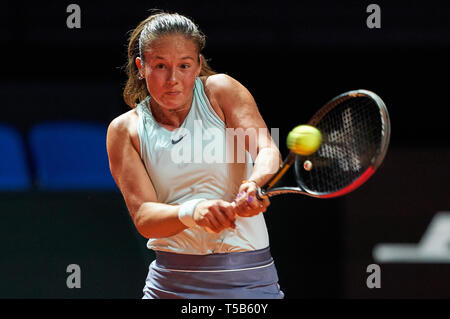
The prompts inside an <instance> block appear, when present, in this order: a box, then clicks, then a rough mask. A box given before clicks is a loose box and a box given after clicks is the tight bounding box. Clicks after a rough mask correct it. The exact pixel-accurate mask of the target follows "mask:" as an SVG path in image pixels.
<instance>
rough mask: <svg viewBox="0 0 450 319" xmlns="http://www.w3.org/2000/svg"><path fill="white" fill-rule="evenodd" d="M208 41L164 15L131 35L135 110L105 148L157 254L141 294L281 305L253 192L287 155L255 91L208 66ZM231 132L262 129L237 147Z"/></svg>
mask: <svg viewBox="0 0 450 319" xmlns="http://www.w3.org/2000/svg"><path fill="white" fill-rule="evenodd" d="M204 46H205V36H204V35H203V33H202V32H201V31H200V30H199V29H198V28H197V26H196V25H195V24H194V23H193V22H192V21H191V20H190V19H189V18H187V17H185V16H182V15H179V14H176V13H164V12H157V13H153V14H152V15H150V16H149V17H148V18H147V19H145V20H144V21H142V22H141V23H140V24H139V25H138V26H137V27H136V29H134V30H133V32H132V34H131V36H130V40H129V45H128V64H127V73H128V81H127V84H126V87H125V89H124V99H125V101H126V103H127V104H128V105H129V106H130V107H132V110H130V111H128V112H126V113H124V114H122V115H120V116H119V117H117V118H116V119H114V120H113V121H112V122H111V124H110V125H109V128H108V134H107V149H108V156H109V163H110V169H111V172H112V175H113V177H114V179H115V181H116V183H117V185H118V187H119V188H120V190H121V192H122V195H123V197H124V200H125V203H126V205H127V207H128V210H129V212H130V215H131V217H132V220H133V221H134V224H135V226H136V228H137V230H138V231H139V233H140V234H142V236H144V237H146V238H148V244H147V246H148V248H149V249H152V250H154V251H155V254H156V260H155V261H153V262H152V263H151V264H150V267H149V273H148V276H147V279H146V282H145V287H144V289H143V292H144V295H143V298H216V299H217V298H243V299H244V298H283V297H284V294H283V292H282V291H281V290H280V287H279V284H278V276H277V271H276V268H275V265H274V261H273V258H272V257H271V254H270V249H269V237H268V232H267V228H266V224H265V221H264V216H263V214H262V213H263V212H265V211H266V208H267V207H268V205H269V204H270V203H269V201H268V199H264V200H258V198H257V197H256V190H257V187H258V185H263V184H264V183H265V182H267V181H268V180H269V179H270V177H271V176H272V175H273V173H275V172H276V171H277V169H278V167H279V165H280V163H281V156H280V152H279V150H278V148H277V146H276V144H275V143H274V141H273V139H272V138H271V136H270V134H268V130H267V127H266V124H265V123H264V121H263V119H262V117H261V115H260V113H259V111H258V108H257V105H256V103H255V100H254V99H253V97H252V95H251V94H250V93H249V91H248V90H247V89H246V88H245V87H244V86H243V85H242V84H240V83H239V82H238V81H236V80H235V79H233V78H232V77H230V76H228V75H225V74H216V73H215V72H214V71H212V70H211V68H210V67H209V66H208V64H207V62H206V60H205V58H204V56H203V55H202V49H203V48H204ZM229 132H233V133H236V132H256V134H248V135H247V134H246V135H245V136H244V137H245V140H241V142H239V141H238V140H239V136H238V135H239V134H238V133H236V134H234V135H233V134H228V133H229ZM199 134H200V138H199V137H198V136H199ZM230 136H232V138H229V137H230ZM242 141H243V142H242ZM240 150H243V151H244V153H245V156H246V160H244V161H240V160H238V159H237V157H239V154H238V152H239V151H240ZM224 153H226V154H227V158H226V159H225V157H222V158H221V157H220V155H223V154H224ZM180 154H181V156H180ZM230 154H231V157H230V156H229V155H230ZM189 155H190V156H189ZM211 158H212V159H213V160H211ZM230 158H231V159H232V160H230ZM220 159H222V160H220Z"/></svg>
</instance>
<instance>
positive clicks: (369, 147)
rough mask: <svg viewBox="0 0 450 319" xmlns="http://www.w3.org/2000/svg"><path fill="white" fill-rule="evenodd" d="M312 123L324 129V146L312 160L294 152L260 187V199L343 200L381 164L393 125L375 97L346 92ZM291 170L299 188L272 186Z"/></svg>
mask: <svg viewBox="0 0 450 319" xmlns="http://www.w3.org/2000/svg"><path fill="white" fill-rule="evenodd" d="M308 124H309V125H311V126H314V127H316V128H318V129H319V130H320V131H321V133H322V143H321V145H320V147H319V148H318V149H317V151H316V152H315V153H313V154H311V155H308V156H302V155H299V154H296V153H294V152H293V151H290V153H289V155H288V156H287V157H286V159H285V160H284V162H283V164H281V166H280V168H279V170H278V172H277V173H276V174H275V175H274V176H273V177H272V178H271V179H270V180H269V181H268V182H267V183H266V184H265V185H264V186H262V187H261V188H259V190H258V194H257V195H258V197H260V198H261V197H263V196H269V197H272V196H276V195H281V194H287V193H295V194H303V195H308V196H312V197H317V198H333V197H338V196H342V195H345V194H348V193H350V192H352V191H354V190H355V189H357V188H358V187H360V186H361V185H362V184H364V183H365V182H366V181H367V180H368V179H369V178H370V177H371V176H372V175H373V173H375V171H376V170H377V168H378V167H379V166H380V165H381V163H382V162H383V159H384V157H385V155H386V152H387V149H388V146H389V140H390V132H391V127H390V120H389V114H388V110H387V108H386V105H385V104H384V102H383V101H382V100H381V98H380V97H379V96H378V95H376V94H375V93H373V92H370V91H367V90H355V91H349V92H346V93H343V94H341V95H339V96H337V97H335V98H334V99H332V100H331V101H329V102H328V103H327V104H325V106H323V107H322V108H321V109H320V110H319V111H318V112H317V113H316V114H314V116H313V117H312V118H311V120H310V121H309V122H308ZM291 166H294V168H295V177H296V181H297V185H298V187H276V188H273V186H274V185H275V184H276V183H277V182H278V181H279V180H280V178H281V177H282V176H283V175H284V174H285V173H286V172H287V171H288V170H289V168H290V167H291Z"/></svg>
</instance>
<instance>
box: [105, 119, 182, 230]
mask: <svg viewBox="0 0 450 319" xmlns="http://www.w3.org/2000/svg"><path fill="white" fill-rule="evenodd" d="M128 115H129V114H128ZM130 117H131V116H128V117H125V116H122V117H119V118H117V119H115V120H113V121H112V122H111V124H110V125H109V127H108V133H107V143H106V145H107V150H108V157H109V166H110V169H111V174H112V176H113V177H114V180H115V181H116V183H117V186H118V187H119V189H120V191H121V192H122V195H123V197H124V200H125V203H126V205H127V207H128V211H129V212H130V215H131V218H132V220H133V222H134V224H135V226H136V229H137V230H138V231H139V233H140V234H141V235H142V236H144V237H146V238H151V237H153V238H157V237H167V236H172V235H175V234H177V233H179V232H180V231H182V230H184V229H186V228H187V227H186V226H185V225H184V224H183V223H181V221H180V220H179V219H178V210H179V207H178V206H176V205H166V204H161V203H158V202H157V198H156V192H155V189H154V187H153V184H152V182H151V181H150V178H149V177H148V174H147V171H146V170H145V166H144V164H143V163H142V161H141V158H140V156H139V154H138V152H137V150H136V149H135V147H134V146H133V143H132V141H131V136H130V130H129V128H130V126H132V125H131V123H130V122H131V120H132V119H131V118H130Z"/></svg>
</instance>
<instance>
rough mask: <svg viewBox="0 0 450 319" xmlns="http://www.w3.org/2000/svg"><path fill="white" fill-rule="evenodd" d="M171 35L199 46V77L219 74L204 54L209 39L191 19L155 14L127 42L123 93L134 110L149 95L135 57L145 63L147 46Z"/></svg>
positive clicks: (140, 24) (143, 22)
mask: <svg viewBox="0 0 450 319" xmlns="http://www.w3.org/2000/svg"><path fill="white" fill-rule="evenodd" d="M169 34H181V35H183V36H185V37H186V38H187V39H190V40H192V41H193V42H194V43H195V44H196V45H197V49H198V54H199V57H200V56H201V57H202V59H201V60H202V68H201V71H200V76H204V75H206V76H208V75H213V74H216V72H214V71H213V70H212V69H211V68H210V66H209V65H208V62H207V61H206V59H205V58H204V57H203V55H202V53H201V52H202V50H203V48H204V47H205V43H206V37H205V35H204V34H203V33H202V32H201V31H200V30H199V29H198V27H197V25H195V24H194V22H192V20H190V19H189V18H187V17H185V16H183V15H180V14H178V13H165V12H157V13H153V14H152V15H150V16H149V17H147V18H146V19H145V20H143V21H141V23H139V25H138V26H137V27H136V28H135V29H134V30H133V31H132V32H131V35H130V38H129V42H128V62H127V64H126V66H125V68H126V73H127V75H128V80H127V83H126V85H125V88H124V90H123V98H124V100H125V103H127V104H128V105H129V106H131V107H132V108H134V107H136V103H139V102H141V101H142V100H144V99H145V98H146V97H147V95H148V91H147V86H146V84H145V81H144V80H141V79H139V77H138V76H139V70H138V68H137V66H136V58H137V57H140V58H141V59H142V61H144V52H145V50H146V48H147V47H148V45H149V44H150V43H151V42H152V41H153V40H155V39H158V38H160V37H162V36H165V35H169ZM144 62H145V61H144Z"/></svg>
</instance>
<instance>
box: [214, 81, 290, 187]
mask: <svg viewBox="0 0 450 319" xmlns="http://www.w3.org/2000/svg"><path fill="white" fill-rule="evenodd" d="M213 77H215V78H214V79H211V78H212V77H210V79H211V82H213V84H212V86H213V87H214V99H215V101H217V103H218V104H219V105H220V107H221V109H222V111H223V114H224V117H225V123H226V125H227V127H229V128H233V129H242V131H243V132H249V131H251V130H253V132H256V135H253V134H246V135H245V149H246V150H247V151H248V152H249V153H250V154H251V155H252V157H253V160H254V164H255V165H254V167H253V171H252V174H251V176H250V178H249V179H251V180H254V181H255V182H256V183H257V184H258V185H263V184H265V183H266V182H267V181H268V180H269V179H270V178H271V176H272V175H273V174H274V173H276V171H277V170H278V168H279V166H280V164H281V154H280V151H279V150H278V147H277V146H276V144H275V142H274V141H273V139H272V137H271V136H270V131H269V129H268V128H267V125H266V123H265V122H264V120H263V118H262V117H261V114H260V113H259V111H258V107H257V105H256V102H255V100H254V98H253V96H252V95H251V93H250V92H249V91H248V90H247V89H246V88H245V87H244V86H243V85H242V84H241V83H239V82H238V81H236V80H235V79H233V78H231V77H230V76H227V75H224V74H218V75H215V76H213Z"/></svg>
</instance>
